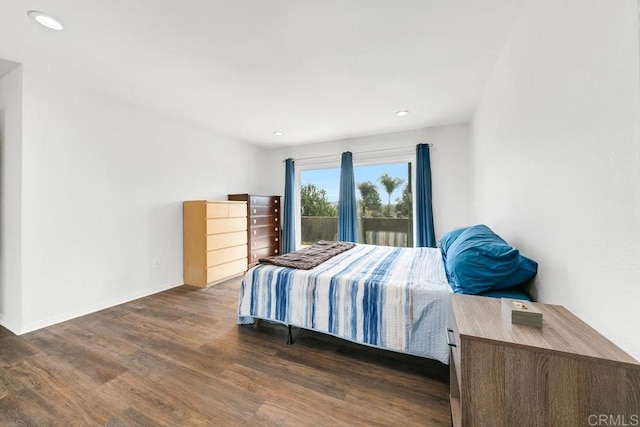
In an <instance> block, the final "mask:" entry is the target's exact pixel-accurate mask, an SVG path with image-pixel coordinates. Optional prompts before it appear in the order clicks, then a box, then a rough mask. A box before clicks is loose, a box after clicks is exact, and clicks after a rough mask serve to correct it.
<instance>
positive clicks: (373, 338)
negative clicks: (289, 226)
mask: <svg viewBox="0 0 640 427" xmlns="http://www.w3.org/2000/svg"><path fill="white" fill-rule="evenodd" d="M451 292H452V291H451V287H450V286H449V284H448V282H447V277H446V273H445V271H444V265H443V261H442V256H441V253H440V249H437V248H393V247H383V246H373V245H362V244H359V245H357V246H356V247H355V248H353V249H351V250H349V251H346V252H344V253H342V254H340V255H337V256H335V257H334V258H332V259H330V260H329V261H327V262H325V263H323V264H321V265H319V266H317V267H315V268H313V269H311V270H294V269H290V268H286V267H276V266H271V265H258V266H257V267H254V268H253V269H251V270H249V271H248V272H247V273H246V275H245V277H244V279H243V280H242V286H241V289H240V301H239V306H238V323H240V324H247V323H253V321H254V319H256V318H259V319H266V320H271V321H276V322H282V323H285V324H290V325H293V326H298V327H301V328H306V329H312V330H315V331H319V332H324V333H327V334H331V335H335V336H337V337H340V338H344V339H347V340H351V341H355V342H358V343H362V344H366V345H370V346H374V347H380V348H384V349H388V350H393V351H398V352H402V353H408V354H414V355H418V356H423V357H428V358H431V359H435V360H439V361H441V362H443V363H448V362H449V350H448V346H447V339H446V332H445V327H446V325H447V322H448V320H449V294H450V293H451Z"/></svg>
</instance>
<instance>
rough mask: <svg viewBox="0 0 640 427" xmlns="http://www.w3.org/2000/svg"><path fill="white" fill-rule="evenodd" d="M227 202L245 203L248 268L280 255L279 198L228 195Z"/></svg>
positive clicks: (280, 210)
mask: <svg viewBox="0 0 640 427" xmlns="http://www.w3.org/2000/svg"><path fill="white" fill-rule="evenodd" d="M229 200H235V201H243V202H246V203H247V211H246V215H247V236H248V237H247V242H248V246H247V257H248V259H249V268H251V267H253V266H255V265H256V264H257V263H258V260H259V259H260V258H262V257H266V256H271V255H279V254H281V253H282V249H281V247H280V242H281V240H282V239H281V237H280V234H281V226H280V222H281V219H280V218H281V213H282V208H281V206H280V203H281V198H280V196H258V195H254V194H229Z"/></svg>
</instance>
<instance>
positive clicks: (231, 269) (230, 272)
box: [207, 258, 247, 283]
mask: <svg viewBox="0 0 640 427" xmlns="http://www.w3.org/2000/svg"><path fill="white" fill-rule="evenodd" d="M246 269H247V259H246V258H242V259H239V260H237V261H231V262H227V263H225V264H220V265H216V266H214V267H209V268H207V283H211V282H218V281H221V280H224V279H228V278H230V277H233V276H237V275H240V274H242V273H244V272H245V271H246Z"/></svg>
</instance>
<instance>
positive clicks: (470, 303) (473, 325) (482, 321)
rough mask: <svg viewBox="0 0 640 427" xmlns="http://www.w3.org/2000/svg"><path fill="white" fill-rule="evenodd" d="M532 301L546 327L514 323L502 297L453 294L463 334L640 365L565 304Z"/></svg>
mask: <svg viewBox="0 0 640 427" xmlns="http://www.w3.org/2000/svg"><path fill="white" fill-rule="evenodd" d="M532 304H533V305H534V306H535V307H536V308H537V309H538V310H540V311H541V312H542V315H543V327H542V329H538V328H534V327H530V326H522V325H512V324H511V322H510V321H509V319H507V318H506V317H504V316H503V315H502V309H501V302H500V299H499V298H487V297H480V296H472V295H451V305H452V308H453V311H454V316H455V321H456V326H457V330H458V333H459V334H460V335H461V336H465V337H468V338H469V339H478V340H488V341H499V342H501V343H505V344H507V345H514V346H527V347H533V348H538V349H543V350H549V351H558V352H562V353H569V354H572V355H578V356H582V357H587V358H597V359H606V360H610V361H615V362H622V363H626V364H632V365H635V366H640V363H639V362H638V361H637V360H635V359H634V358H633V357H631V356H629V355H628V354H627V353H625V352H624V351H622V350H621V349H620V348H619V347H617V346H616V345H615V344H613V343H612V342H611V341H609V340H607V339H606V338H604V337H603V336H602V335H600V333H598V332H597V331H596V330H595V329H593V328H592V327H590V326H589V325H587V324H586V323H585V322H583V321H582V320H580V319H579V318H578V317H576V316H575V315H574V314H572V313H571V312H570V311H569V310H567V309H566V308H564V307H563V306H561V305H549V304H540V303H532Z"/></svg>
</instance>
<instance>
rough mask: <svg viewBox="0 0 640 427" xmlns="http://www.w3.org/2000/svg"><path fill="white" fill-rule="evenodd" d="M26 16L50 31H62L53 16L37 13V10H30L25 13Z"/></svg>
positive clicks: (60, 23) (59, 23)
mask: <svg viewBox="0 0 640 427" xmlns="http://www.w3.org/2000/svg"><path fill="white" fill-rule="evenodd" d="M27 15H29V17H30V18H32V19H34V20H35V21H36V22H37V23H38V24H40V25H43V26H45V27H47V28H50V29H52V30H56V31H62V29H63V28H64V27H63V26H62V22H60V21H59V20H58V19H56V18H54V17H53V16H49V15H47V14H46V13H43V12H38V11H37V10H30V11H29V12H27Z"/></svg>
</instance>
